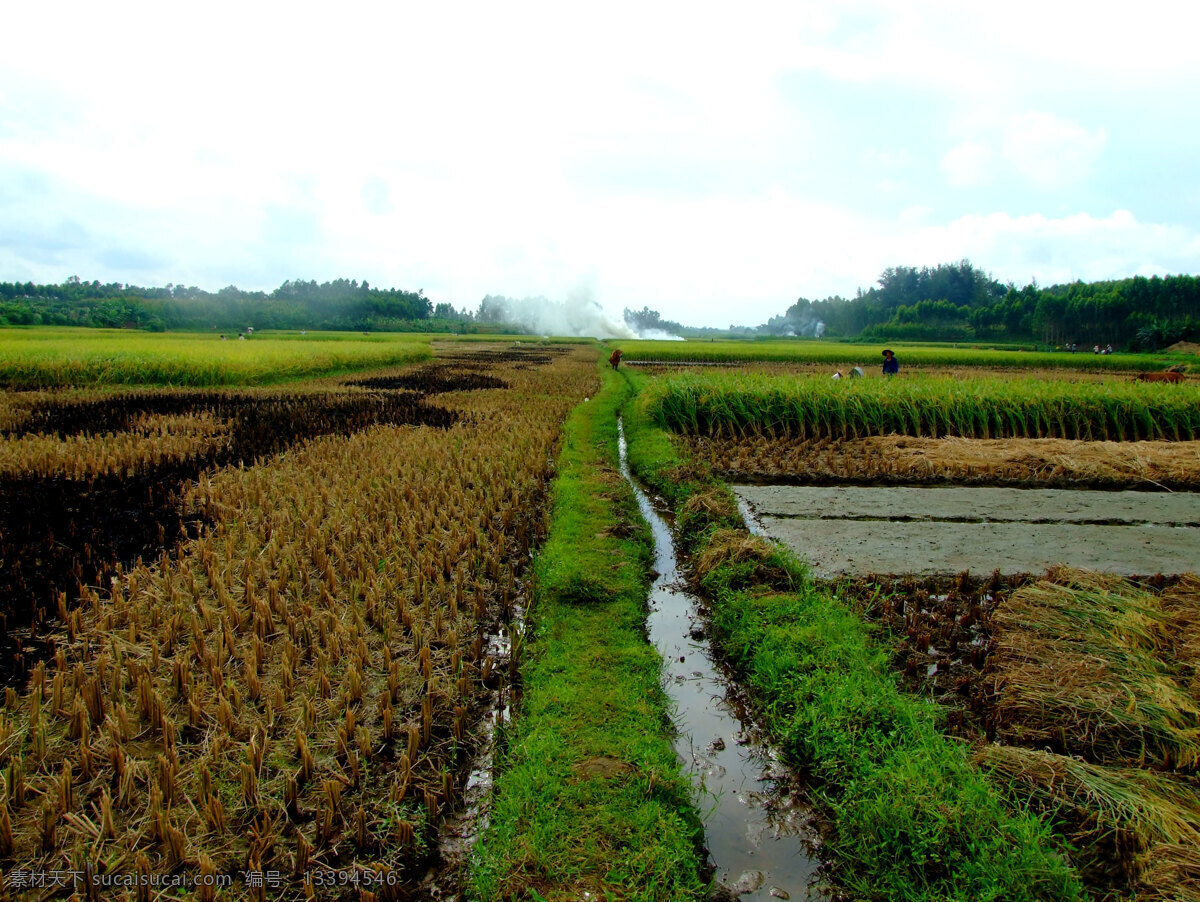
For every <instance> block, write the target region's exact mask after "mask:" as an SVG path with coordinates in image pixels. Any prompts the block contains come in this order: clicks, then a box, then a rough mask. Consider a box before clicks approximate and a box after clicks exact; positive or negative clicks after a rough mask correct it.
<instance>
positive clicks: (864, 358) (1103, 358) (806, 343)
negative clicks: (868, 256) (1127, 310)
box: [610, 340, 1194, 372]
mask: <svg viewBox="0 0 1200 902" xmlns="http://www.w3.org/2000/svg"><path fill="white" fill-rule="evenodd" d="M610 343H611V342H610ZM620 344H621V350H622V351H623V352H624V355H625V356H624V359H625V361H626V362H629V363H635V364H636V363H643V362H651V361H653V362H662V363H704V364H728V365H744V364H748V363H762V362H779V363H787V364H793V365H807V364H823V365H825V366H827V367H835V366H836V367H841V368H842V369H843V371H847V370H849V369H850V368H851V367H854V366H861V367H862V368H863V369H864V370H867V371H868V372H878V371H879V368H880V364H881V361H882V357H881V356H880V352H881V351H882V350H883V348H884V347H885V345H882V344H851V343H848V342H833V341H816V340H803V341H798V340H791V341H788V340H775V341H772V340H755V341H727V340H725V341H650V340H643V341H622V342H621V343H620ZM887 347H891V348H892V349H893V350H895V352H896V356H897V359H899V360H900V362H901V372H904V371H905V370H906V369H907V367H909V366H914V367H969V368H977V367H978V368H985V369H998V370H1026V369H1054V370H1094V371H1100V372H1125V371H1143V370H1144V371H1153V370H1161V369H1164V368H1165V367H1167V366H1171V365H1174V364H1178V363H1181V362H1182V363H1184V365H1185V366H1186V365H1187V362H1188V358H1187V357H1186V356H1184V355H1179V356H1178V357H1176V356H1172V355H1165V354H1090V353H1076V354H1071V353H1067V352H1062V351H1031V350H1015V349H1013V350H1008V349H998V348H993V347H990V346H988V345H978V346H967V345H964V346H962V347H959V346H957V345H946V344H904V343H901V344H892V345H887ZM1192 362H1193V363H1194V358H1193V361H1192Z"/></svg>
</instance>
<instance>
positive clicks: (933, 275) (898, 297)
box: [757, 260, 1200, 350]
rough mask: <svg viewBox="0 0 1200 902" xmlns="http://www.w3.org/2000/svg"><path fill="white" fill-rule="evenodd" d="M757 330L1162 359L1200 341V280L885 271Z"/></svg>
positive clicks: (954, 267) (957, 266)
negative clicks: (1175, 347) (871, 282)
mask: <svg viewBox="0 0 1200 902" xmlns="http://www.w3.org/2000/svg"><path fill="white" fill-rule="evenodd" d="M757 331H758V332H759V333H761V334H768V335H814V334H816V335H823V336H824V337H829V338H857V339H863V340H870V341H876V340H879V341H898V340H903V339H908V340H913V341H991V342H1034V343H1039V344H1043V345H1048V346H1051V347H1070V346H1072V345H1077V346H1079V347H1085V346H1091V345H1096V344H1099V345H1109V344H1111V345H1113V346H1115V347H1122V348H1129V349H1137V350H1157V349H1161V348H1163V347H1167V346H1169V345H1171V344H1174V343H1175V342H1177V341H1185V340H1186V341H1197V340H1200V278H1198V277H1196V276H1188V275H1175V276H1165V277H1160V276H1152V277H1149V278H1147V277H1144V276H1134V277H1132V278H1128V279H1119V280H1114V281H1103V282H1082V281H1078V282H1072V283H1070V284H1067V285H1052V286H1050V287H1048V288H1041V287H1039V286H1038V285H1037V283H1036V282H1033V283H1031V284H1029V285H1026V286H1025V287H1023V288H1018V287H1016V286H1015V285H1014V284H1012V283H1009V284H1007V285H1005V284H1002V283H1000V282H998V281H996V280H995V279H993V278H992V277H991V276H990V275H988V274H987V273H985V272H984V271H983V270H981V269H978V268H977V267H975V266H973V265H971V263H970V261H968V260H963V261H961V262H959V263H953V264H942V265H939V266H935V267H924V268H921V269H917V268H916V267H907V266H898V267H892V268H888V269H886V270H884V272H883V274H882V275H881V276H880V278H879V281H878V284H877V286H874V287H872V288H870V289H868V290H866V291H863V290H862V289H859V291H858V293H857V295H856V296H855V297H853V298H843V297H840V296H834V297H828V298H824V299H823V300H816V301H814V300H809V299H807V298H800V299H798V300H797V301H796V302H795V303H794V304H792V305H791V306H790V307H789V308H788V309H787V311H786V312H785V313H783V314H782V315H780V316H775V317H772V318H771V319H770V320H768V321H767V322H766V323H764V324H763V325H761V326H759V327H758V329H757Z"/></svg>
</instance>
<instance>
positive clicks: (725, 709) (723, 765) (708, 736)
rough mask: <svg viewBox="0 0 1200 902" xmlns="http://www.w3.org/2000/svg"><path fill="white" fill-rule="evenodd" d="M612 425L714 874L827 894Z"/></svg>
mask: <svg viewBox="0 0 1200 902" xmlns="http://www.w3.org/2000/svg"><path fill="white" fill-rule="evenodd" d="M618 428H619V430H620V440H619V449H620V462H621V474H622V475H623V476H624V477H625V478H626V479H627V480H628V481H629V484H630V485H631V486H632V487H633V491H634V494H635V495H636V496H637V502H638V507H640V508H641V511H642V516H643V517H645V518H646V522H647V523H649V524H650V528H651V529H652V530H653V533H654V554H655V563H654V569H655V570H656V571H657V572H658V576H657V577H656V578H655V580H654V584H653V586H652V587H651V592H650V613H649V616H648V618H647V621H646V628H647V631H648V632H649V634H650V640H651V641H652V642H653V643H654V644H655V646H656V647H657V648H658V650H659V653H660V654H661V655H662V658H663V661H664V665H665V667H664V672H665V683H666V690H667V694H668V695H669V696H670V699H671V702H672V704H673V706H674V722H675V728H676V730H677V731H678V733H677V737H676V740H675V748H676V750H677V751H678V752H679V756H680V757H681V758H682V759H683V762H684V765H685V768H686V769H687V770H688V771H689V773H690V774H691V776H692V779H693V780H694V781H695V782H696V783H697V784H698V785H699V786H700V787H701V788H702V793H701V795H700V801H699V808H700V814H701V817H702V818H703V820H704V829H705V839H706V844H707V846H708V850H709V856H710V859H711V863H712V865H713V866H714V867H715V868H716V877H717V879H718V880H719V881H720V883H721V884H722V885H724V886H725V887H727V888H728V889H729V891H730V892H731V893H732V894H733V895H736V896H737V897H738V898H739V899H747V900H756V899H762V900H771V899H794V900H799V899H828V898H829V896H828V894H827V893H826V892H825V891H823V890H822V888H821V887H820V886H819V885H817V871H818V868H819V867H820V864H821V862H820V859H819V858H818V857H817V856H816V854H815V849H816V848H817V847H818V846H819V844H820V840H819V837H818V835H817V832H816V830H815V829H814V828H813V826H812V814H811V811H810V810H809V809H808V808H807V807H806V806H805V805H804V804H803V802H802V801H801V800H800V799H799V797H798V793H797V791H798V787H797V785H796V782H795V778H794V775H793V774H791V772H790V771H789V770H788V769H787V768H785V767H784V766H783V765H781V764H780V763H779V761H778V760H777V757H776V755H775V753H774V752H773V751H772V750H771V749H770V748H769V747H768V746H767V745H765V744H764V743H763V742H762V740H761V736H760V735H759V732H758V730H757V729H756V728H755V726H754V725H753V723H752V722H751V721H750V719H749V717H748V716H747V715H746V713H745V710H744V707H743V705H742V704H741V701H740V699H739V696H738V693H737V691H736V687H735V686H733V685H732V684H731V683H730V681H729V680H728V679H727V678H726V677H725V675H724V674H723V673H722V671H721V669H720V668H719V667H718V666H717V665H716V664H715V663H714V662H713V660H712V657H711V655H710V652H709V646H708V640H707V638H706V637H705V632H704V622H703V620H702V617H701V614H700V612H699V610H698V604H697V599H696V598H695V596H693V595H690V594H688V592H687V591H686V590H685V588H684V587H683V585H682V580H681V579H680V575H679V571H678V567H677V563H676V559H675V546H674V541H673V539H672V536H671V530H670V527H669V526H668V525H667V522H666V521H665V520H664V519H663V517H662V515H661V514H660V513H659V512H658V510H656V509H655V507H654V504H653V503H652V502H651V501H650V499H649V497H648V496H647V495H646V493H645V492H644V491H643V490H642V488H641V487H640V486H639V485H638V484H637V482H636V481H635V480H634V479H633V477H632V476H631V475H630V472H629V465H628V463H627V461H626V457H625V431H624V424H622V423H620V422H618Z"/></svg>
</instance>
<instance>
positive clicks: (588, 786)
mask: <svg viewBox="0 0 1200 902" xmlns="http://www.w3.org/2000/svg"><path fill="white" fill-rule="evenodd" d="M627 395H628V387H627V385H626V383H625V382H624V380H622V379H621V378H620V377H619V376H617V375H616V374H615V373H612V372H608V371H606V372H604V373H603V387H602V390H601V391H600V393H599V394H598V395H597V396H596V397H595V398H592V399H591V400H590V401H588V402H585V403H584V404H582V405H581V406H580V407H578V408H576V410H575V412H574V413H573V414H572V415H571V417H570V419H569V420H568V422H567V424H566V426H565V429H564V438H563V446H562V451H561V453H560V455H559V459H558V467H559V470H558V476H557V479H556V482H555V487H554V505H553V514H552V520H551V526H550V534H549V538H548V540H547V542H546V545H545V547H544V548H543V550H542V551H541V553H540V555H539V557H538V560H537V563H536V569H535V573H536V588H535V592H534V599H533V603H532V609H531V611H530V615H529V617H530V622H531V624H532V633H531V637H530V639H529V641H528V647H527V648H526V649H525V650H524V654H523V657H524V663H523V664H522V668H521V677H522V681H523V686H524V699H523V704H522V705H521V707H520V710H519V711H518V712H517V717H516V719H515V720H514V721H513V722H512V726H511V727H510V728H509V729H508V731H507V733H506V735H505V737H504V738H505V740H506V746H507V750H506V752H505V753H504V754H503V756H502V758H501V761H500V768H501V775H500V776H499V777H498V779H497V782H496V790H495V794H494V802H493V811H492V819H491V826H490V828H489V830H488V832H487V834H486V835H485V837H484V838H483V840H482V842H481V845H480V848H479V849H478V850H477V854H476V856H475V865H474V871H473V874H472V886H471V895H472V897H473V898H476V899H481V900H493V899H544V900H568V899H571V900H577V899H588V898H591V899H628V900H662V902H684V900H688V899H698V898H700V897H701V895H702V893H703V890H704V885H703V883H702V881H701V878H700V871H701V857H700V853H699V846H700V842H701V840H702V827H701V825H700V822H699V820H698V818H697V817H696V814H695V812H694V810H693V808H692V803H691V787H690V784H689V781H688V780H687V778H686V777H685V776H684V775H683V774H682V773H681V770H680V764H679V760H678V757H677V756H676V754H675V750H674V748H673V746H672V743H671V738H670V737H671V725H670V720H669V717H668V714H667V707H666V705H667V702H666V698H665V695H664V693H663V691H662V688H661V685H660V683H659V673H660V666H661V662H660V660H659V657H658V654H657V652H656V651H655V649H654V648H653V647H652V646H651V645H650V644H649V643H648V642H647V640H646V634H645V616H646V598H647V571H648V569H649V561H650V553H651V538H650V535H649V532H648V530H647V528H646V526H645V524H644V522H643V521H642V520H641V518H640V516H639V514H638V511H637V506H636V504H635V502H634V499H633V495H632V492H631V491H630V490H629V487H628V485H627V484H626V483H625V482H624V480H623V479H622V478H621V476H620V474H619V473H618V472H617V470H616V465H617V431H616V413H617V409H618V408H619V406H620V405H621V403H622V402H623V401H624V400H625V398H626V397H627ZM585 894H590V895H585Z"/></svg>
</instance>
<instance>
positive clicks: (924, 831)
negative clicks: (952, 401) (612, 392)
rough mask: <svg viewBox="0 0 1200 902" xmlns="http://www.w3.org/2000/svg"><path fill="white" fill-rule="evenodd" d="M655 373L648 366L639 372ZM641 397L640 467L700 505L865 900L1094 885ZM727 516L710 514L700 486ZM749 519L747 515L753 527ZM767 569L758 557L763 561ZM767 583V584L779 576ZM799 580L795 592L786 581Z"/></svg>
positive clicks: (772, 698) (736, 645) (744, 630)
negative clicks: (725, 500)
mask: <svg viewBox="0 0 1200 902" xmlns="http://www.w3.org/2000/svg"><path fill="white" fill-rule="evenodd" d="M630 378H631V379H632V380H633V381H634V382H635V383H641V382H642V377H639V376H636V375H634V376H632V377H630ZM637 407H638V405H637V404H636V403H635V404H631V405H629V408H627V413H626V416H625V428H626V437H627V439H628V441H629V460H630V464H631V466H632V468H633V469H634V471H635V472H636V473H637V474H638V475H639V477H640V478H642V479H643V480H645V481H646V482H647V483H648V484H650V485H651V486H652V487H653V488H654V489H656V490H657V491H659V492H660V493H661V494H663V495H664V496H666V497H668V498H669V499H671V500H672V502H673V503H675V504H676V508H677V510H678V511H679V512H680V517H682V516H683V513H684V512H685V511H686V512H687V513H688V514H690V515H691V516H692V521H693V522H692V524H691V526H690V540H689V544H691V545H692V547H693V551H694V555H695V557H694V560H695V561H696V565H697V568H698V570H699V569H703V573H704V578H703V580H702V586H703V587H704V589H705V590H706V591H707V592H708V593H709V594H710V595H711V597H712V600H713V606H712V610H713V622H712V626H713V632H714V636H715V639H716V641H717V643H718V646H719V648H720V650H721V651H722V652H723V653H724V654H725V655H726V656H727V657H728V659H729V661H730V662H731V663H732V664H733V666H734V667H735V669H736V670H737V671H738V672H739V673H740V675H741V677H742V679H743V680H744V681H745V684H746V685H747V686H748V687H749V689H750V691H751V693H752V696H753V697H754V698H755V699H756V700H757V703H758V705H759V708H760V712H761V715H762V717H763V720H764V724H765V726H766V727H767V729H768V730H769V732H770V733H771V734H772V735H773V737H774V739H775V740H776V741H777V742H778V743H779V746H780V748H781V749H782V751H783V753H784V756H785V759H786V760H787V762H788V763H790V764H791V765H793V766H795V767H798V768H802V769H803V770H804V771H805V772H806V773H809V774H811V775H812V777H813V778H814V787H815V790H816V792H817V793H819V794H820V796H821V798H822V800H823V802H824V803H826V804H827V806H828V811H829V813H830V815H831V817H832V820H833V823H834V827H835V838H834V840H833V842H832V843H831V845H830V847H829V849H830V852H832V853H833V855H834V856H835V858H836V860H837V861H838V862H839V863H840V864H841V867H840V869H839V878H840V880H841V881H842V882H843V884H844V885H845V886H846V888H847V889H848V890H849V891H850V893H851V895H852V896H853V897H854V898H856V899H865V900H884V899H888V900H898V899H904V900H930V902H932V900H1000V899H1004V900H1035V899H1036V900H1049V899H1053V900H1061V899H1078V898H1081V897H1082V889H1081V885H1080V882H1079V879H1078V877H1077V875H1076V874H1075V872H1074V870H1073V868H1072V867H1071V866H1070V864H1069V863H1067V862H1066V861H1065V860H1064V859H1063V857H1062V856H1061V855H1060V854H1059V853H1058V852H1056V851H1055V841H1054V839H1053V836H1052V834H1051V832H1050V830H1049V828H1048V827H1047V826H1046V825H1045V824H1044V823H1042V822H1041V821H1040V820H1039V819H1038V818H1037V817H1035V816H1034V815H1033V814H1031V813H1029V812H1028V811H1026V810H1024V809H1022V808H1021V807H1020V805H1019V804H1018V803H1017V802H1016V801H1015V800H1014V799H1012V798H1006V796H1005V795H1003V794H1002V791H1001V790H1000V789H998V788H997V787H995V786H993V785H992V784H991V783H990V782H988V780H987V779H986V778H985V777H984V775H983V774H981V773H980V772H979V771H978V770H977V769H976V768H974V767H973V766H972V765H971V764H970V762H969V758H968V750H967V748H966V747H965V746H964V745H962V744H961V743H959V742H956V741H954V740H952V739H950V738H948V737H946V736H945V735H944V734H943V733H942V732H941V730H940V729H939V725H938V722H937V710H936V709H935V708H934V706H933V705H931V704H930V703H929V702H927V701H925V700H922V699H919V698H916V697H913V696H911V695H907V694H905V693H903V692H902V691H901V690H900V689H899V688H898V686H897V683H896V680H895V677H894V675H893V673H892V671H891V669H890V667H889V664H888V658H887V653H886V651H885V650H884V649H883V648H881V647H880V646H879V644H877V643H876V642H874V641H873V640H872V638H871V635H870V633H869V631H868V628H867V626H866V624H865V623H864V622H863V621H862V620H861V619H860V618H859V617H858V616H856V615H855V614H854V613H853V612H852V611H851V610H849V608H848V607H847V606H846V605H845V604H843V603H842V602H841V601H840V600H839V599H838V598H836V597H834V596H832V595H830V594H828V593H826V592H823V591H821V590H819V589H818V588H817V587H815V585H814V584H813V583H811V582H810V581H808V580H807V579H806V576H805V573H804V568H803V565H801V564H799V562H797V561H795V560H794V559H793V560H792V563H791V565H790V566H783V562H784V561H785V559H786V557H787V553H786V552H785V551H783V550H782V549H779V548H778V547H777V546H776V547H775V548H774V549H771V550H764V551H763V553H762V557H761V559H760V560H759V561H758V562H757V563H755V562H753V561H748V560H747V558H746V557H745V556H743V557H741V558H735V557H733V556H732V555H731V556H730V557H729V558H728V559H727V560H725V561H721V560H720V555H721V553H722V549H723V548H726V547H728V548H731V549H732V548H737V547H740V548H742V550H743V552H744V550H745V541H744V539H746V538H748V537H746V536H743V541H742V542H741V544H740V545H739V542H738V541H737V540H736V538H735V537H734V536H732V535H731V533H732V531H731V530H730V529H729V528H728V516H727V507H723V506H722V505H720V504H718V503H716V502H715V501H713V499H714V498H715V497H718V496H719V495H720V493H722V492H723V493H725V494H728V488H727V487H725V486H723V485H721V484H720V483H718V482H717V481H716V480H715V479H713V478H712V477H711V476H707V475H706V474H705V473H704V472H703V471H701V470H699V469H697V468H695V467H693V466H691V465H689V464H688V463H687V462H686V461H684V460H682V459H681V458H680V456H679V452H678V451H677V449H676V448H675V446H674V445H673V444H672V442H671V441H670V438H669V436H667V435H666V434H665V433H664V432H663V431H662V430H660V429H658V428H657V427H656V426H655V425H654V424H653V423H652V422H651V420H650V419H649V418H648V417H647V416H646V415H645V412H644V410H643V411H641V412H639V411H638V410H637ZM702 497H704V498H707V499H708V501H707V502H706V504H705V507H704V508H703V509H709V510H713V511H714V516H715V518H716V519H715V521H714V523H713V524H712V526H711V527H710V528H708V529H705V528H704V527H703V525H702V524H700V523H697V522H696V517H695V515H696V512H697V511H698V510H700V509H702V508H700V507H699V506H698V505H697V504H695V503H694V501H695V500H696V499H699V498H702ZM743 531H744V528H743ZM756 568H757V569H756ZM764 583H768V584H764ZM784 586H787V588H786V590H785V591H781V590H780V589H781V588H783V587H784Z"/></svg>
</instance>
